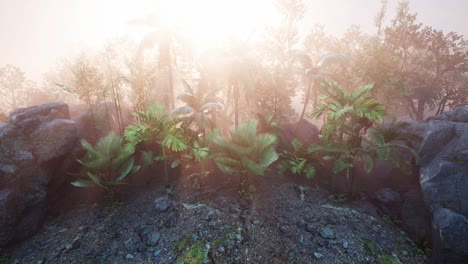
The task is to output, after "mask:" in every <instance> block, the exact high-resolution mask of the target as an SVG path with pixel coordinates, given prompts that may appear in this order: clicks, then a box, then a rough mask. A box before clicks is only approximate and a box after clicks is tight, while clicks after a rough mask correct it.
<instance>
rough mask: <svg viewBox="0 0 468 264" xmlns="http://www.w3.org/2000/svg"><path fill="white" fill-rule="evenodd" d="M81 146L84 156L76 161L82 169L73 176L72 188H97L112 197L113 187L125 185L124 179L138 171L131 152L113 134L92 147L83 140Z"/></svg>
mask: <svg viewBox="0 0 468 264" xmlns="http://www.w3.org/2000/svg"><path fill="white" fill-rule="evenodd" d="M81 145H82V146H83V147H84V148H85V150H86V154H85V155H84V156H83V158H81V159H78V160H77V161H78V162H79V163H80V164H81V165H82V166H83V167H82V171H81V172H79V173H78V174H75V175H76V176H77V177H78V179H77V180H75V181H73V182H72V183H71V184H72V185H73V186H76V187H92V186H99V187H102V188H104V189H106V190H107V191H108V192H109V195H110V197H113V195H114V187H116V186H120V185H123V184H125V183H124V179H125V177H127V176H128V175H131V174H133V173H135V172H137V171H138V170H139V169H140V166H138V165H135V164H134V158H133V157H132V155H133V151H132V150H131V149H130V148H124V147H123V139H122V138H120V137H118V136H116V135H115V134H114V133H110V134H109V135H107V136H105V137H103V138H100V139H99V141H98V142H97V143H96V145H95V146H94V147H93V146H92V145H91V144H89V143H88V142H87V141H86V140H84V139H83V140H82V141H81Z"/></svg>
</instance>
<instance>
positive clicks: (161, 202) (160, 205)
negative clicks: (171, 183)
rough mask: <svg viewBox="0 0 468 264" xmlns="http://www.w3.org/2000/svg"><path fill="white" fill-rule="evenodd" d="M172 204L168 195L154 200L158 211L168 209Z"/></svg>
mask: <svg viewBox="0 0 468 264" xmlns="http://www.w3.org/2000/svg"><path fill="white" fill-rule="evenodd" d="M170 206H171V201H169V197H167V196H163V197H160V198H158V199H156V200H155V201H154V209H156V210H157V211H161V212H163V211H166V210H167V209H169V207H170Z"/></svg>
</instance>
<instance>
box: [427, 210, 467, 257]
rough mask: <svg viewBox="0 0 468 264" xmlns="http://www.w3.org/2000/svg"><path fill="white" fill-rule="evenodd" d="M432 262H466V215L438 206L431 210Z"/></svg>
mask: <svg viewBox="0 0 468 264" xmlns="http://www.w3.org/2000/svg"><path fill="white" fill-rule="evenodd" d="M433 217H434V219H433V223H434V224H433V232H432V234H433V241H432V242H433V249H432V252H433V253H432V254H433V255H432V260H433V261H434V263H466V262H464V261H466V260H467V259H468V239H466V238H467V237H468V236H467V235H468V220H467V218H466V216H463V215H460V214H457V213H456V212H454V211H452V210H449V209H446V208H442V207H439V208H437V209H435V210H434V212H433Z"/></svg>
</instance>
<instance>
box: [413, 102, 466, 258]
mask: <svg viewBox="0 0 468 264" xmlns="http://www.w3.org/2000/svg"><path fill="white" fill-rule="evenodd" d="M462 110H463V109H462ZM462 110H459V112H460V111H462ZM460 116H464V115H463V114H460ZM457 118H458V117H457ZM452 119H453V116H452V118H451V120H452ZM457 120H459V119H457ZM420 157H421V168H420V183H421V189H422V192H423V194H424V200H425V202H426V205H427V207H428V208H429V210H430V212H431V214H432V226H433V230H432V244H433V245H434V248H433V255H434V261H435V262H437V263H461V262H459V261H460V260H461V259H465V260H466V259H468V240H466V239H462V240H461V239H460V238H466V237H468V220H467V216H468V192H467V191H466V190H467V189H468V180H467V178H466V176H467V175H468V123H460V122H450V121H440V120H435V121H430V122H429V125H428V129H427V131H426V134H425V136H424V140H423V143H422V146H421V150H420Z"/></svg>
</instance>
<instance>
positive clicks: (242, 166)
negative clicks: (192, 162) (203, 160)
mask: <svg viewBox="0 0 468 264" xmlns="http://www.w3.org/2000/svg"><path fill="white" fill-rule="evenodd" d="M230 134H231V138H229V139H228V138H223V137H221V136H218V137H217V138H215V139H214V144H215V145H216V146H217V147H218V152H219V153H218V155H217V157H215V159H214V160H215V163H216V165H217V166H218V168H219V169H221V170H222V171H223V172H225V173H228V174H234V175H237V176H239V178H240V187H241V191H244V190H246V187H247V186H248V184H249V175H250V174H252V175H263V174H264V173H265V171H266V170H267V168H268V166H269V165H270V164H272V163H273V162H275V161H276V160H277V159H278V154H277V153H276V151H275V146H276V143H277V137H276V136H274V135H272V134H268V133H263V134H262V133H257V122H256V121H252V120H247V121H245V122H244V123H242V124H240V125H239V126H238V127H237V128H235V129H232V130H231V133H230Z"/></svg>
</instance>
